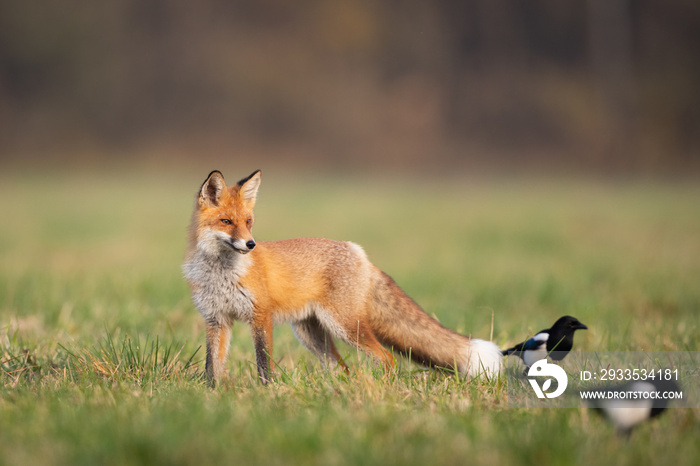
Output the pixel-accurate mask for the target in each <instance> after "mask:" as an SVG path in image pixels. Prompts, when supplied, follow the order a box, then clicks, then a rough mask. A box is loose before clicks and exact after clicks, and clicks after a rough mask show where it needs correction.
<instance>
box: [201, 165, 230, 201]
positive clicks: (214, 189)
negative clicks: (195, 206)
mask: <svg viewBox="0 0 700 466" xmlns="http://www.w3.org/2000/svg"><path fill="white" fill-rule="evenodd" d="M224 189H226V182H225V181H224V175H222V174H221V172H220V171H218V170H214V171H213V172H211V173H209V176H208V177H207V179H206V180H205V181H204V183H203V184H202V188H201V189H200V190H199V202H200V203H203V204H209V205H218V204H219V199H220V198H221V193H222V192H223V191H224Z"/></svg>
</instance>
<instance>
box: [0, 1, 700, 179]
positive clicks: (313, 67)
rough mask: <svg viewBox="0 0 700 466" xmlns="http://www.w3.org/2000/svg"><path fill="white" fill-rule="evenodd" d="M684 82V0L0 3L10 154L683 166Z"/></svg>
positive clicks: (692, 156)
mask: <svg viewBox="0 0 700 466" xmlns="http://www.w3.org/2000/svg"><path fill="white" fill-rule="evenodd" d="M699 89H700V2H698V1H697V0H663V1H662V0H570V1H566V2H563V1H560V0H528V1H514V0H463V1H457V0H454V1H450V0H440V1H437V0H436V1H430V2H426V1H421V0H402V1H396V0H385V1H373V0H352V1H336V2H333V1H327V0H309V1H304V2H291V1H283V0H261V1H256V2H247V1H234V0H200V1H197V2H191V1H185V0H109V1H102V2H85V1H77V0H60V1H58V0H44V1H41V2H36V1H11V0H0V157H1V160H2V163H3V164H9V165H10V166H11V165H13V164H22V165H23V164H24V163H26V162H29V163H35V162H42V163H45V165H44V166H57V165H58V164H60V165H61V166H64V167H70V166H72V164H76V165H77V164H80V165H81V166H82V165H85V164H88V165H90V164H95V165H100V164H103V163H113V162H115V161H117V162H119V163H121V162H124V161H127V162H128V161H143V160H148V161H152V162H154V163H162V162H166V161H167V162H168V163H170V164H172V163H173V162H176V163H181V164H183V166H187V165H192V164H193V162H196V163H197V164H198V165H197V166H199V167H201V165H203V164H205V163H206V164H207V167H206V168H205V169H204V171H207V170H208V169H209V168H210V165H209V164H217V163H220V162H222V161H226V162H228V163H235V161H236V160H247V161H248V162H250V161H251V160H253V162H252V163H249V165H250V166H252V167H253V168H255V167H257V166H260V167H264V166H265V165H267V164H272V163H274V164H279V165H288V166H295V167H305V166H313V167H316V168H319V167H320V168H325V169H329V170H333V169H342V170H346V169H355V170H358V171H359V170H367V169H368V168H372V169H387V170H393V169H397V168H400V169H403V170H426V169H436V170H453V169H454V170H458V169H463V170H474V169H479V168H503V167H508V168H509V169H513V168H521V167H523V168H532V169H536V170H539V169H543V168H547V169H552V168H554V169H564V170H584V171H593V172H606V173H607V172H614V173H621V172H622V173H630V172H632V173H640V172H641V173H659V172H660V173H688V172H689V171H693V172H696V171H697V170H698V168H700V156H699V154H700V90H699ZM52 163H53V164H54V165H52ZM192 166H193V165H192ZM217 166H220V165H217ZM201 170H202V169H201V168H200V171H201ZM241 175H243V174H241ZM236 176H237V175H236Z"/></svg>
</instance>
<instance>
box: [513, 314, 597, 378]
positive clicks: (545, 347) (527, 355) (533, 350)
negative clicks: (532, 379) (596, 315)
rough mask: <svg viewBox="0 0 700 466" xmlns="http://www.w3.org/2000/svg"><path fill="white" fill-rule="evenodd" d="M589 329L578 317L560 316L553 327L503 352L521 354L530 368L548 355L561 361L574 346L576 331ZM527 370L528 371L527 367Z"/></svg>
mask: <svg viewBox="0 0 700 466" xmlns="http://www.w3.org/2000/svg"><path fill="white" fill-rule="evenodd" d="M587 329H588V327H586V326H585V325H583V324H582V323H581V322H579V320H578V319H577V318H576V317H571V316H564V317H560V318H559V320H557V321H556V322H554V325H552V327H551V328H548V329H546V330H541V331H540V332H538V333H537V334H536V335H535V336H533V337H532V338H530V339H529V340H526V341H524V342H522V343H519V344H517V345H515V346H514V347H512V348H509V349H507V350H503V352H502V353H503V356H508V355H510V354H514V355H516V356H520V358H522V360H523V362H524V363H525V365H526V366H527V367H528V368H529V367H530V366H532V365H533V364H534V363H535V362H536V361H539V360H540V359H545V358H547V356H549V357H550V358H552V359H553V360H555V361H561V360H562V359H564V357H565V356H566V355H567V354H568V353H569V351H571V348H572V347H573V346H574V332H575V331H576V330H587ZM525 371H526V372H527V369H526V370H525Z"/></svg>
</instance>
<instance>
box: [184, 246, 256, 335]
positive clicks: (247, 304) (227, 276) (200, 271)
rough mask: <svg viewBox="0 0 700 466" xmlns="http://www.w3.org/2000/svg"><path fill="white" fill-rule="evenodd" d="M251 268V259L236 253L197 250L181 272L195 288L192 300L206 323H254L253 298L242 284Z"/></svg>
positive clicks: (193, 288)
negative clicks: (252, 321)
mask: <svg viewBox="0 0 700 466" xmlns="http://www.w3.org/2000/svg"><path fill="white" fill-rule="evenodd" d="M249 266H250V259H249V258H248V257H247V256H244V255H241V254H238V253H235V252H231V253H230V254H220V255H211V254H208V253H206V252H204V251H201V250H198V251H197V252H195V253H194V255H193V256H192V257H191V258H190V259H189V260H188V261H187V262H185V264H184V265H183V267H182V269H183V272H184V273H185V278H186V279H187V281H189V282H190V285H192V300H193V301H194V304H195V306H197V309H198V310H199V313H200V314H201V315H202V317H203V318H204V320H205V321H206V322H208V323H212V324H216V323H223V322H230V321H232V320H240V321H244V322H250V321H251V320H252V318H253V301H254V299H253V296H252V294H251V293H250V292H249V291H248V290H246V289H245V288H243V287H242V286H240V284H239V282H240V277H241V276H242V275H244V274H245V273H246V271H247V270H248V267H249Z"/></svg>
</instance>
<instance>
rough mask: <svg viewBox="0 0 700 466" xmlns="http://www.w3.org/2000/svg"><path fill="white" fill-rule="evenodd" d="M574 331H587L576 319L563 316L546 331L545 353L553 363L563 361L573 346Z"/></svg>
mask: <svg viewBox="0 0 700 466" xmlns="http://www.w3.org/2000/svg"><path fill="white" fill-rule="evenodd" d="M576 330H588V327H586V326H585V325H584V324H582V323H581V322H580V321H579V320H578V319H577V318H576V317H571V316H563V317H560V318H559V320H557V321H556V322H554V325H552V328H550V329H549V330H547V331H546V332H547V333H549V338H548V339H547V352H549V353H550V357H551V358H552V359H554V360H555V361H559V360H561V359H564V356H566V354H567V353H568V352H569V351H571V348H572V347H573V346H574V332H575V331H576Z"/></svg>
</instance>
